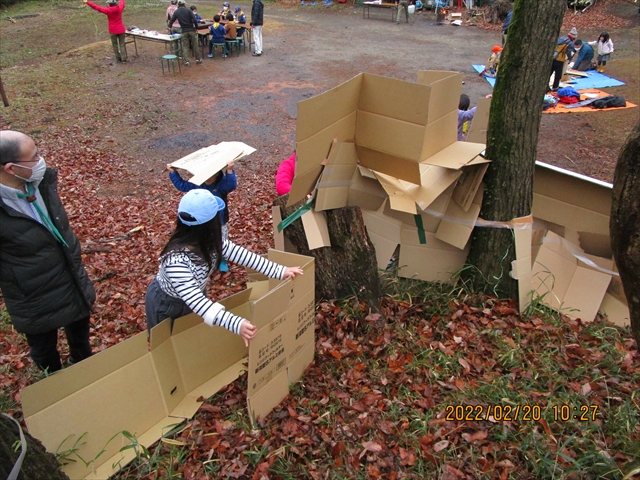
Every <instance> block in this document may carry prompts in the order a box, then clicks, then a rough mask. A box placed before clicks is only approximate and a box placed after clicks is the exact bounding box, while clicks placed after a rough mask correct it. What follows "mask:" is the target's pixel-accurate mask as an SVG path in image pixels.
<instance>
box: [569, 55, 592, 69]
mask: <svg viewBox="0 0 640 480" xmlns="http://www.w3.org/2000/svg"><path fill="white" fill-rule="evenodd" d="M592 61H593V58H589V59H588V60H582V61H581V62H580V64H579V65H574V66H573V69H574V70H578V71H579V72H586V71H587V70H593V69H592V68H591V62H592Z"/></svg>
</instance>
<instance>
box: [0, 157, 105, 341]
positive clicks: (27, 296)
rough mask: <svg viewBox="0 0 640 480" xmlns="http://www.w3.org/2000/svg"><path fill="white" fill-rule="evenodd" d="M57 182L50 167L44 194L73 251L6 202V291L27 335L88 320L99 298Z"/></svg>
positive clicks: (1, 248)
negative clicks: (85, 264) (59, 194)
mask: <svg viewBox="0 0 640 480" xmlns="http://www.w3.org/2000/svg"><path fill="white" fill-rule="evenodd" d="M57 183H58V182H57V171H56V170H53V169H51V168H48V169H47V171H46V173H45V175H44V178H43V179H42V182H40V185H39V186H38V190H39V191H40V193H41V194H42V198H43V200H44V203H45V205H46V206H47V210H48V212H49V216H50V217H51V221H52V222H53V223H54V225H55V226H56V228H57V229H58V230H59V231H60V234H61V235H62V237H63V238H64V239H65V241H66V242H67V244H68V245H69V246H68V247H66V246H65V245H63V244H62V243H60V242H58V241H57V240H56V239H55V238H54V236H53V235H52V234H51V232H49V230H47V229H46V228H45V227H44V225H42V224H40V223H39V222H37V221H36V220H34V219H32V218H29V217H28V216H26V215H24V214H22V213H20V212H18V211H16V210H14V209H13V208H11V207H9V206H8V205H6V204H5V203H4V201H2V199H0V288H1V289H2V294H3V296H4V300H5V304H6V306H7V310H8V311H9V316H10V317H11V321H12V323H13V325H14V326H15V328H16V330H17V331H18V332H21V333H29V334H37V333H44V332H49V331H51V330H54V329H56V328H59V327H64V326H66V325H69V324H70V323H73V322H75V321H77V320H80V319H81V318H84V317H87V316H88V315H89V314H90V313H91V305H92V304H93V302H94V301H95V299H96V293H95V290H94V289H93V285H92V283H91V281H90V280H89V277H88V275H87V272H86V270H85V269H84V267H83V266H82V259H81V257H80V242H79V241H78V237H76V235H75V234H74V233H73V231H72V230H71V227H70V226H69V219H68V218H67V214H66V212H65V210H64V207H63V206H62V202H61V201H60V197H58V191H57Z"/></svg>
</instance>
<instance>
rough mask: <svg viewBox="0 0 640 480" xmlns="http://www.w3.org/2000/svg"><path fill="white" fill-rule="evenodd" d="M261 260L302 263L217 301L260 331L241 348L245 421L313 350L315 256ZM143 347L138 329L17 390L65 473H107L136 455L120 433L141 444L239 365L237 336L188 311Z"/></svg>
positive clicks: (193, 407) (283, 389)
mask: <svg viewBox="0 0 640 480" xmlns="http://www.w3.org/2000/svg"><path fill="white" fill-rule="evenodd" d="M268 258H269V259H270V260H273V261H276V262H278V263H280V264H283V265H288V266H294V265H300V266H302V267H303V269H304V275H302V276H298V277H296V278H295V279H294V280H287V281H282V282H280V281H275V280H261V281H257V282H252V283H250V284H249V288H247V290H245V291H243V292H240V293H238V294H236V295H233V296H231V297H229V298H227V299H225V300H222V301H221V303H222V304H223V305H225V307H226V308H227V310H229V311H231V312H233V313H235V314H237V315H240V316H242V317H244V318H247V319H249V320H250V321H251V322H252V323H253V324H254V325H256V326H257V327H258V332H257V334H256V336H255V338H254V339H253V340H252V341H251V342H250V346H249V352H248V354H249V358H248V370H249V372H248V388H247V390H248V391H247V403H248V407H249V413H250V415H251V417H252V419H254V418H257V417H264V416H266V415H267V414H268V413H269V412H270V411H271V410H272V409H273V407H275V406H276V405H278V404H279V403H280V402H281V401H282V399H283V398H284V397H285V396H286V395H287V394H288V392H289V385H290V384H291V383H292V382H295V381H297V380H298V379H299V378H300V377H301V376H302V373H303V372H304V370H305V368H306V367H307V366H308V365H309V364H310V363H311V361H312V360H313V355H314V348H315V332H314V324H315V315H314V306H315V301H314V276H315V275H314V260H313V258H310V257H304V256H300V255H294V254H291V253H284V252H277V251H274V250H271V251H270V252H269V254H268ZM147 343H148V342H147V333H146V332H143V333H139V334H138V335H136V336H134V337H131V338H129V339H127V340H125V341H124V342H122V343H120V344H118V345H116V346H114V347H111V348H109V349H107V350H105V351H103V352H101V353H99V354H97V355H94V356H92V357H90V358H88V359H86V360H84V361H82V362H80V363H78V364H76V365H74V366H72V367H70V368H66V369H64V370H62V371H60V372H58V373H56V374H55V375H52V376H50V377H48V378H46V379H44V380H41V381H39V382H37V383H35V384H33V385H31V386H29V387H27V388H25V389H23V390H22V391H21V400H22V408H23V411H24V416H25V420H26V423H27V426H28V427H29V432H30V433H31V435H33V436H34V437H36V438H38V439H39V440H40V441H42V443H43V444H44V446H45V447H46V448H47V450H48V451H49V452H58V453H61V452H68V453H69V455H68V458H69V459H71V460H72V461H73V463H69V464H68V465H66V466H65V467H64V468H63V470H64V471H65V473H67V475H68V476H69V477H70V478H95V479H106V478H108V477H109V476H110V475H112V474H113V473H114V472H116V471H117V470H118V469H119V468H120V467H121V466H123V465H126V464H127V463H128V462H129V461H131V460H132V459H133V458H134V456H135V452H134V451H133V449H131V448H128V449H125V450H124V451H122V450H121V449H122V448H125V447H127V446H129V447H130V446H131V443H130V442H129V440H128V439H127V438H125V437H124V436H123V435H122V432H124V431H126V432H129V433H131V434H132V435H135V436H136V438H137V440H138V442H139V443H140V444H141V445H145V446H147V447H148V446H150V445H151V444H153V443H154V442H156V441H157V440H158V439H159V438H160V437H161V436H163V435H165V434H167V433H168V432H169V431H170V430H171V429H172V428H173V427H174V426H175V425H177V424H180V423H182V422H183V421H184V420H185V419H189V418H191V417H193V415H194V414H195V413H196V411H197V410H198V408H199V407H200V405H201V404H202V403H203V401H204V400H205V399H206V398H208V397H210V396H212V395H213V394H214V393H216V392H217V391H219V390H220V389H221V388H223V387H224V386H226V385H228V384H229V383H231V382H233V381H234V380H235V379H236V378H237V377H238V375H240V373H242V372H243V371H245V370H247V366H246V365H247V358H246V357H247V348H246V347H245V345H244V342H243V340H242V339H241V338H240V336H238V335H235V334H233V333H231V332H229V331H227V330H225V329H223V328H220V327H209V326H208V325H206V324H205V323H204V322H203V321H202V318H200V317H198V316H197V315H195V314H192V315H189V316H186V317H182V318H178V319H176V321H175V322H174V325H173V329H172V328H171V322H169V321H164V322H162V323H161V324H159V325H158V326H156V327H155V328H154V329H153V330H152V332H151V338H150V341H149V346H148V345H147ZM73 449H75V451H74V452H71V450H73ZM81 458H82V459H84V461H85V462H87V463H88V465H85V463H84V462H83V461H81V460H80V459H81Z"/></svg>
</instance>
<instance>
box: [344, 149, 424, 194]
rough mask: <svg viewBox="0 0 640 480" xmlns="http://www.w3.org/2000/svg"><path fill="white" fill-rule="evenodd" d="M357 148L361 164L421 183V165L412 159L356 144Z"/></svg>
mask: <svg viewBox="0 0 640 480" xmlns="http://www.w3.org/2000/svg"><path fill="white" fill-rule="evenodd" d="M356 148H357V150H358V158H359V159H360V164H361V165H363V166H364V167H367V168H368V169H371V170H375V171H376V172H380V173H384V174H386V175H391V176H392V177H395V178H401V179H403V180H406V181H408V182H411V183H415V184H419V183H420V167H419V165H418V164H416V163H415V162H413V161H412V160H407V159H405V158H400V157H398V156H397V155H389V154H387V153H383V152H378V151H376V150H373V149H371V148H366V147H363V146H362V145H356Z"/></svg>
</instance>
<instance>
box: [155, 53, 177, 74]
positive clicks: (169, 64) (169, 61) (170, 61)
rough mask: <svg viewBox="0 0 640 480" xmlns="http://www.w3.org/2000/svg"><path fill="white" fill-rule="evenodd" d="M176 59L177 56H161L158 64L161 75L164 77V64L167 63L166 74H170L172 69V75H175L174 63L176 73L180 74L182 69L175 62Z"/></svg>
mask: <svg viewBox="0 0 640 480" xmlns="http://www.w3.org/2000/svg"><path fill="white" fill-rule="evenodd" d="M177 59H178V56H177V55H163V56H162V58H161V59H160V64H161V65H162V75H164V62H165V61H166V62H167V72H170V71H171V70H172V69H173V74H174V75H175V74H176V63H177V64H178V71H179V72H180V73H182V68H181V67H180V62H176V60H177Z"/></svg>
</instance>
